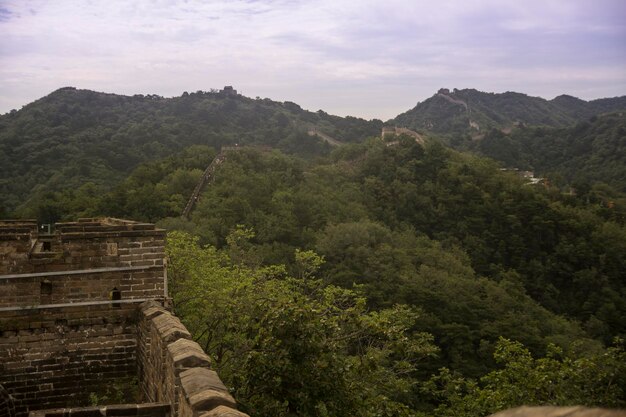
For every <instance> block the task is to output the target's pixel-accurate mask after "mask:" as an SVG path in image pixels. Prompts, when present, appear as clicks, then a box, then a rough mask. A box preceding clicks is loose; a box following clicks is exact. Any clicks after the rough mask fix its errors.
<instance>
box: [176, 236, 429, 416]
mask: <svg viewBox="0 0 626 417" xmlns="http://www.w3.org/2000/svg"><path fill="white" fill-rule="evenodd" d="M251 237H252V234H251V233H250V231H249V230H246V229H243V228H238V229H236V230H235V231H234V232H233V235H231V236H229V237H228V238H227V240H228V241H229V243H230V244H231V245H233V246H235V247H236V248H235V250H232V249H233V247H229V250H228V253H231V254H233V253H234V254H236V256H237V259H232V258H230V257H229V256H228V255H227V254H226V252H220V251H217V250H216V249H215V248H213V247H204V248H201V247H199V246H198V244H197V238H192V237H191V236H189V235H187V234H183V233H180V232H172V233H170V234H169V235H168V246H167V252H168V256H169V257H170V264H169V265H170V267H169V268H170V269H169V274H168V276H169V277H170V278H171V289H172V295H173V299H174V303H175V308H176V312H177V314H179V315H180V316H181V317H182V318H183V321H184V322H185V324H186V326H187V328H188V329H189V330H190V331H191V332H192V334H193V335H194V338H195V339H196V340H197V341H198V342H199V343H200V344H201V345H202V346H203V347H204V348H205V350H206V351H207V353H209V355H210V356H211V357H212V359H213V361H214V366H215V367H216V369H217V370H218V372H219V373H220V375H221V377H222V378H223V379H224V380H225V382H226V383H227V385H228V386H230V387H232V388H233V390H234V395H235V397H236V398H237V400H238V401H239V402H240V403H241V404H242V405H243V407H244V408H245V409H246V410H247V411H249V412H251V413H253V415H272V416H352V415H361V416H372V417H374V416H392V415H393V416H398V415H405V416H411V415H414V413H412V412H411V411H410V405H411V403H412V402H414V401H415V398H413V397H411V396H410V395H407V394H408V393H410V392H411V391H412V389H413V388H414V386H415V383H416V381H414V380H413V379H412V378H411V375H412V373H413V372H414V371H415V370H416V368H417V366H418V363H419V361H420V360H423V359H424V358H426V357H429V356H431V355H433V354H434V353H435V352H436V348H435V347H434V346H433V345H432V338H431V337H430V336H429V335H428V334H425V333H420V332H415V331H413V330H412V328H413V326H414V324H415V322H416V320H417V319H418V317H419V316H418V313H417V311H416V310H415V309H412V308H409V307H407V306H395V307H394V308H393V309H391V310H383V311H379V312H371V313H368V312H367V310H366V309H365V300H364V299H363V298H361V297H359V296H358V295H357V294H355V293H354V292H352V291H350V290H347V289H341V288H339V287H334V286H326V285H323V284H322V282H321V281H319V280H316V279H314V277H313V275H312V274H313V272H314V269H315V267H316V265H319V264H320V263H321V259H320V258H319V257H318V256H317V255H315V254H314V253H313V252H310V251H307V252H299V254H298V255H297V256H298V258H299V259H300V261H301V263H302V264H306V265H307V266H306V267H305V268H304V271H306V273H307V274H308V275H307V277H306V278H292V277H289V276H288V275H287V273H286V270H285V268H284V267H283V266H267V267H262V268H252V269H251V268H249V267H248V266H246V265H244V264H242V263H241V262H239V259H240V257H241V255H242V253H243V254H244V256H245V252H246V251H245V245H244V244H243V243H244V242H245V240H246V239H249V238H251Z"/></svg>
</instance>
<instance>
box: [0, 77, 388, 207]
mask: <svg viewBox="0 0 626 417" xmlns="http://www.w3.org/2000/svg"><path fill="white" fill-rule="evenodd" d="M381 127H382V122H381V121H380V120H372V121H366V120H363V119H358V118H355V117H345V118H343V117H337V116H332V115H329V114H327V113H325V112H323V111H321V110H320V111H318V112H317V113H313V112H310V111H306V110H303V109H302V108H300V106H298V105H297V104H295V103H291V102H284V103H281V102H275V101H272V100H269V99H260V98H257V99H251V98H247V97H244V96H242V95H239V94H237V92H236V91H235V90H233V89H232V87H230V88H225V89H224V90H222V91H216V90H212V91H210V92H203V91H198V92H196V93H184V94H183V95H182V96H180V97H173V98H163V97H159V96H156V95H147V96H144V95H135V96H132V97H130V96H122V95H116V94H105V93H99V92H94V91H89V90H79V89H75V88H72V87H66V88H61V89H59V90H57V91H55V92H53V93H51V94H50V95H48V96H46V97H43V98H41V99H39V100H37V101H35V102H33V103H31V104H28V105H26V106H25V107H23V108H22V109H21V110H19V111H13V112H11V113H7V114H5V115H2V116H0V202H1V203H0V211H2V206H4V208H5V210H13V209H14V208H16V207H18V206H19V205H20V204H23V203H24V202H25V201H26V200H27V199H28V198H30V197H32V196H37V195H39V196H41V195H43V194H45V193H48V192H52V191H57V190H59V189H62V188H72V187H74V188H76V187H78V186H80V185H82V184H84V183H86V182H93V183H94V184H97V185H102V186H111V185H113V184H116V183H119V181H121V180H122V179H123V178H125V177H126V176H127V175H128V174H129V173H130V171H131V170H132V169H133V168H134V167H136V166H137V165H138V164H140V163H141V162H145V161H150V160H154V159H158V158H163V157H165V156H168V155H170V154H172V153H174V152H178V151H181V150H183V149H184V148H186V147H189V146H191V145H208V146H212V147H215V148H219V147H220V146H222V145H233V144H236V143H238V144H250V145H265V146H272V147H275V148H279V149H282V150H283V151H286V152H288V153H300V154H307V153H308V154H315V153H320V152H328V149H329V147H330V145H328V144H325V143H324V142H323V141H322V140H321V139H319V138H317V137H316V136H311V135H310V134H311V133H313V132H319V133H321V134H324V137H326V138H327V137H330V138H332V139H333V140H334V141H336V142H350V141H356V140H360V139H362V138H364V137H368V136H373V135H378V134H379V133H380V129H381ZM326 140H327V141H328V139H326ZM208 162H209V161H207V163H208Z"/></svg>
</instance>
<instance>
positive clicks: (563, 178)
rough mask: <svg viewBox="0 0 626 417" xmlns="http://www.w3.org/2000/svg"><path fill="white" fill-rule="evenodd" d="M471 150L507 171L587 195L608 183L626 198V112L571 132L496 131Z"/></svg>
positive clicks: (580, 125) (596, 119) (600, 118)
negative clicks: (514, 170)
mask: <svg viewBox="0 0 626 417" xmlns="http://www.w3.org/2000/svg"><path fill="white" fill-rule="evenodd" d="M469 149H471V150H473V151H477V152H478V153H480V154H482V155H485V156H488V157H490V158H493V159H495V160H497V161H500V162H502V163H503V165H504V166H507V167H515V168H519V169H525V170H533V171H535V173H536V174H537V175H539V176H542V177H547V178H548V179H549V180H550V181H551V182H552V183H553V184H554V185H561V186H564V185H566V184H570V185H573V186H574V188H576V189H577V192H579V193H582V194H585V193H586V192H588V191H589V190H590V189H591V188H592V187H593V185H594V184H598V183H605V184H608V185H609V186H610V187H612V188H613V189H614V190H615V191H617V192H620V193H626V112H615V113H608V114H603V115H599V116H593V117H591V118H590V119H589V120H586V121H583V122H580V123H578V124H576V125H575V126H573V127H567V128H541V127H520V128H517V129H514V130H513V131H511V132H509V133H504V132H502V131H500V130H497V129H491V130H490V131H488V132H487V134H486V135H485V137H484V138H483V139H482V140H480V141H475V142H473V143H472V144H471V145H470V147H469Z"/></svg>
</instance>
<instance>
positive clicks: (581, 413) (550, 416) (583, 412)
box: [489, 407, 626, 417]
mask: <svg viewBox="0 0 626 417" xmlns="http://www.w3.org/2000/svg"><path fill="white" fill-rule="evenodd" d="M489 417H626V411H624V410H607V409H602V408H585V407H518V408H513V409H511V410H506V411H500V412H499V413H496V414H492V415H491V416H489Z"/></svg>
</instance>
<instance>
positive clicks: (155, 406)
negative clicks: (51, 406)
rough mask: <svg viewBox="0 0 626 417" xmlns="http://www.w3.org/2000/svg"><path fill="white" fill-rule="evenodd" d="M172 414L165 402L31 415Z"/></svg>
mask: <svg viewBox="0 0 626 417" xmlns="http://www.w3.org/2000/svg"><path fill="white" fill-rule="evenodd" d="M171 415H172V414H171V412H170V405H169V404H163V403H147V404H118V405H108V406H103V407H75V408H59V409H56V410H43V411H33V412H32V413H30V417H107V416H115V417H135V416H137V417H170V416H171Z"/></svg>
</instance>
